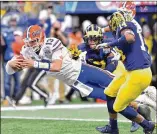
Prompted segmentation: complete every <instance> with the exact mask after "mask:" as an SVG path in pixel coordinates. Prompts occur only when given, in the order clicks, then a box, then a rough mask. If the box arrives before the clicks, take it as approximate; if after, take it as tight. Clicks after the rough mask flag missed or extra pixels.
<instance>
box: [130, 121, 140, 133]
mask: <svg viewBox="0 0 157 134" xmlns="http://www.w3.org/2000/svg"><path fill="white" fill-rule="evenodd" d="M139 128H140V125H139V124H137V123H136V122H132V126H131V128H130V132H135V131H137V130H138V129H139Z"/></svg>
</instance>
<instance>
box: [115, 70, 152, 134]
mask: <svg viewBox="0 0 157 134" xmlns="http://www.w3.org/2000/svg"><path fill="white" fill-rule="evenodd" d="M151 77H152V75H151V71H150V69H149V68H147V69H143V70H136V71H132V72H130V73H129V74H128V77H127V80H126V82H125V83H124V84H123V85H122V86H121V88H120V90H119V92H118V94H117V98H116V100H115V103H114V106H113V109H114V110H115V111H116V112H119V113H121V114H122V115H123V116H125V117H126V118H128V119H130V120H133V121H136V122H137V123H139V124H140V125H141V126H142V127H143V128H144V130H145V131H146V132H148V131H152V130H153V129H154V124H153V123H150V122H149V121H147V120H145V119H144V118H143V117H142V116H141V115H139V114H138V113H137V112H136V111H134V110H133V109H132V108H131V107H130V106H128V105H129V103H130V102H131V101H133V100H134V99H136V98H137V97H138V95H140V94H141V93H142V92H143V90H144V89H145V88H146V87H147V86H148V85H149V84H150V82H151ZM124 96H127V97H124Z"/></svg>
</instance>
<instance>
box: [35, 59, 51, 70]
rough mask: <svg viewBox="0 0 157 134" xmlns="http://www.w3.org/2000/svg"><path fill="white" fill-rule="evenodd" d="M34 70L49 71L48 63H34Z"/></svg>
mask: <svg viewBox="0 0 157 134" xmlns="http://www.w3.org/2000/svg"><path fill="white" fill-rule="evenodd" d="M34 68H37V69H41V70H45V71H48V70H50V62H48V61H47V62H39V61H34Z"/></svg>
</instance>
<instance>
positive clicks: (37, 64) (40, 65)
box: [22, 58, 62, 72]
mask: <svg viewBox="0 0 157 134" xmlns="http://www.w3.org/2000/svg"><path fill="white" fill-rule="evenodd" d="M22 66H23V67H25V68H36V69H40V70H45V71H51V72H59V71H60V70H61V67H62V58H60V59H56V60H53V62H50V61H46V60H45V61H35V60H33V59H25V60H24V61H23V63H22Z"/></svg>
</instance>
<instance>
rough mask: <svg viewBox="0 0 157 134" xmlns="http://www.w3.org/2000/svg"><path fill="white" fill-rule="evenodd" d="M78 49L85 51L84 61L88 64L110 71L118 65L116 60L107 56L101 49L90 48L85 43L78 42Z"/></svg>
mask: <svg viewBox="0 0 157 134" xmlns="http://www.w3.org/2000/svg"><path fill="white" fill-rule="evenodd" d="M78 49H79V50H81V51H82V52H84V51H86V52H87V53H86V62H87V63H88V64H90V65H93V66H96V67H100V68H102V69H105V70H108V71H110V72H113V71H114V70H115V69H116V67H117V65H118V61H113V60H112V58H113V57H107V56H106V55H105V54H104V53H103V50H102V49H99V50H92V49H90V48H89V46H88V45H86V44H85V43H83V44H80V45H79V46H78ZM113 63H114V64H113Z"/></svg>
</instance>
